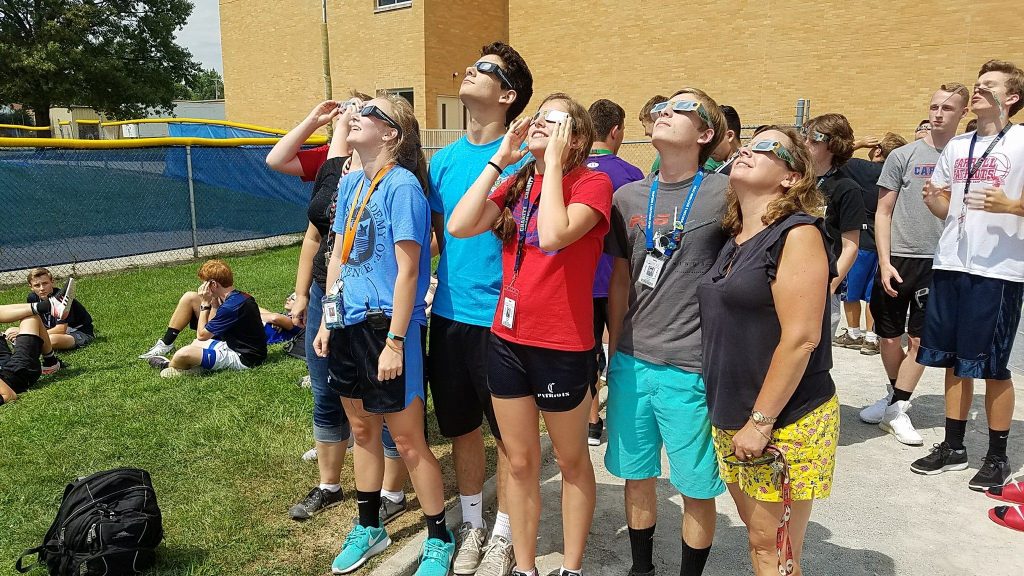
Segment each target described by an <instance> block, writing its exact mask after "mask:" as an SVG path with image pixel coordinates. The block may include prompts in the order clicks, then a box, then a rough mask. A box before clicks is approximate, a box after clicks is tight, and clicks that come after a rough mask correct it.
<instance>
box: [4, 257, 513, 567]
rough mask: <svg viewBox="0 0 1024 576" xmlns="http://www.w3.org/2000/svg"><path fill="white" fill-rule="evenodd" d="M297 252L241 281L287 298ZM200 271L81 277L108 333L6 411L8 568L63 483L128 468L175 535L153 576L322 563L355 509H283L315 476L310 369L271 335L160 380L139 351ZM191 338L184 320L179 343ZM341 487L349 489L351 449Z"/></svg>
mask: <svg viewBox="0 0 1024 576" xmlns="http://www.w3.org/2000/svg"><path fill="white" fill-rule="evenodd" d="M297 259H298V247H289V248H282V249H276V250H268V251H265V252H262V253H259V254H256V255H251V256H241V257H233V258H228V261H229V262H230V264H231V265H232V267H233V269H234V271H235V278H236V283H237V284H238V286H239V288H240V289H243V290H246V291H248V292H250V293H252V294H253V295H254V296H255V297H256V298H257V300H258V301H259V302H260V304H261V305H262V306H264V307H265V308H270V309H278V308H279V307H280V306H281V305H282V304H283V302H284V299H285V297H286V296H287V295H288V294H289V293H290V292H291V287H292V286H293V285H294V274H295V262H296V261H297ZM197 268H198V264H197V263H190V264H185V265H179V266H173V267H167V268H152V269H145V270H135V271H130V272H122V273H116V274H108V275H103V276H92V277H85V278H82V279H81V281H80V282H79V283H78V298H79V299H80V300H81V301H82V302H83V303H84V304H85V305H86V306H87V307H88V308H89V311H90V312H91V313H92V315H93V317H94V319H95V322H96V327H97V331H98V333H99V337H98V338H97V341H96V342H95V343H93V344H92V345H91V346H89V347H88V348H85V349H83V350H80V351H76V352H73V353H65V354H64V355H62V358H64V359H65V360H66V361H67V362H68V363H69V364H70V366H71V367H70V369H68V370H66V371H61V372H59V373H57V374H56V375H54V376H50V377H44V378H43V379H41V380H40V382H39V384H38V385H37V386H36V387H35V388H34V389H32V390H30V391H29V392H27V393H26V394H24V395H22V396H20V397H19V399H18V401H17V402H16V403H14V404H11V405H9V406H3V407H0V574H6V573H8V572H10V573H13V569H12V567H13V563H14V560H15V558H16V557H17V555H18V554H19V553H20V552H21V551H22V550H23V549H25V548H29V547H32V546H37V545H39V544H40V543H41V540H42V537H43V534H44V533H45V531H46V529H47V528H48V526H49V524H50V522H51V521H52V519H53V517H54V515H55V513H56V510H57V506H58V504H59V502H60V496H61V494H62V493H63V489H64V485H65V484H66V483H67V482H68V481H70V480H71V479H73V478H74V477H76V476H81V475H86V474H90V473H93V472H96V471H99V470H105V469H108V468H113V467H117V466H134V467H139V468H144V469H146V470H149V471H150V472H151V473H152V475H153V481H154V484H155V486H156V491H157V497H158V499H159V502H160V506H161V509H162V510H163V514H164V529H165V532H166V538H165V540H164V543H163V544H162V546H161V548H160V550H159V556H158V557H159V564H158V566H157V569H156V570H155V571H154V572H153V574H159V575H172V574H173V575H186V574H187V575H200V574H244V575H271V574H281V575H292V574H299V573H305V574H320V573H323V572H325V571H327V569H328V567H329V565H330V561H331V559H332V558H333V556H334V554H336V553H337V546H338V545H339V544H340V542H341V540H342V539H343V537H344V534H345V533H346V532H347V531H348V529H349V527H350V525H351V518H352V517H353V516H354V515H355V514H356V512H355V505H354V498H351V497H348V496H347V497H346V500H345V503H344V505H342V506H338V507H336V508H334V509H332V510H330V511H328V512H325V513H324V514H321V515H320V516H318V517H317V518H315V519H313V520H311V521H309V522H305V523H301V524H300V523H296V522H293V521H291V520H290V519H289V518H288V517H287V509H288V507H289V506H290V505H291V504H293V503H294V502H295V501H296V500H297V499H298V498H301V497H302V496H304V495H305V493H306V491H308V489H309V488H310V487H311V486H313V485H314V484H315V482H316V478H317V475H316V466H315V463H307V462H302V461H301V459H300V458H299V456H300V455H301V454H302V453H303V452H304V451H305V450H307V449H308V448H309V447H310V446H312V438H311V430H310V428H311V414H312V399H311V396H310V393H309V391H308V390H303V389H301V388H299V387H298V386H296V382H297V381H298V380H299V378H300V377H301V376H303V375H304V374H305V373H306V370H305V364H304V363H303V362H301V361H299V360H295V359H293V358H290V357H288V356H286V355H285V354H284V353H283V351H281V349H280V347H279V346H275V347H272V348H271V353H270V356H269V358H268V360H267V362H266V364H264V365H262V366H260V367H259V368H258V369H255V370H252V371H247V372H242V373H238V372H222V373H217V374H211V375H205V376H200V377H184V378H178V379H172V380H165V379H161V378H159V377H158V375H157V374H156V372H155V371H154V370H152V369H151V368H149V367H148V366H147V365H146V363H145V362H143V361H140V360H137V359H136V356H137V355H138V354H140V353H141V352H143V351H145V350H146V349H148V348H149V347H150V346H151V345H152V344H153V342H154V341H156V339H157V338H159V337H160V336H161V335H162V334H163V330H164V328H165V327H166V322H167V318H168V316H169V314H170V312H171V309H172V308H173V305H174V303H175V302H176V301H177V298H178V297H179V296H180V294H181V293H182V292H184V291H186V290H190V289H195V287H196V285H197V284H198V279H197V278H196V276H195V271H196V269H197ZM26 292H27V290H26V289H24V288H16V289H8V290H3V291H0V303H15V302H24V298H25V294H26ZM192 337H193V336H192V333H191V332H189V331H186V332H185V333H183V334H182V335H181V337H180V338H179V344H184V343H187V342H189V341H190V340H191V338H192ZM428 421H429V422H430V428H431V431H430V438H431V440H432V441H433V442H432V443H433V447H434V450H435V453H436V454H437V456H438V458H439V459H441V464H442V469H443V470H445V472H446V474H445V483H446V486H448V494H449V495H451V494H452V493H453V491H452V485H453V479H452V478H451V472H450V471H451V457H450V445H449V444H448V443H446V442H440V441H439V440H438V439H440V435H439V434H438V433H437V430H436V423H435V422H434V419H433V417H432V416H430V417H428ZM488 444H489V445H491V446H493V441H492V440H491V439H490V438H489V437H488ZM489 452H490V453H491V454H490V456H491V457H490V458H489V460H490V461H489V462H488V469H489V470H493V466H494V462H493V450H489ZM343 484H344V489H345V491H346V493H347V494H354V487H353V484H352V473H351V458H348V459H347V462H346V471H345V472H344V473H343ZM410 488H411V487H410ZM421 526H422V525H421V523H420V513H419V512H418V510H417V511H415V512H413V513H411V514H406V515H405V516H404V517H402V518H401V519H400V520H398V521H396V523H395V524H393V525H392V526H390V527H389V531H391V532H392V534H393V538H398V539H402V538H406V537H408V536H411V535H414V534H415V533H417V532H418V531H419V530H420V529H421ZM398 544H400V542H399V543H398ZM393 549H397V546H394V547H393Z"/></svg>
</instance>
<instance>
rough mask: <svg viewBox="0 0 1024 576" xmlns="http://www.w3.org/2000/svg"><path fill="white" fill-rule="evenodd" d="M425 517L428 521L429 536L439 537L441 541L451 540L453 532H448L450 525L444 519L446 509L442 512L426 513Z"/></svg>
mask: <svg viewBox="0 0 1024 576" xmlns="http://www.w3.org/2000/svg"><path fill="white" fill-rule="evenodd" d="M423 519H424V520H425V521H426V522H427V538H428V539H430V538H437V539H438V540H440V541H441V542H451V541H452V537H451V534H449V533H448V526H447V525H446V524H445V521H444V510H442V511H441V513H440V514H435V515H433V516H431V515H430V514H424V515H423Z"/></svg>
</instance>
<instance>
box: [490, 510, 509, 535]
mask: <svg viewBox="0 0 1024 576" xmlns="http://www.w3.org/2000/svg"><path fill="white" fill-rule="evenodd" d="M496 536H501V537H502V538H504V539H505V540H508V541H509V542H511V541H512V523H511V522H510V521H509V519H508V514H506V513H504V512H502V511H500V510H499V511H498V515H497V516H495V517H494V532H492V533H491V542H493V541H494V538H495V537H496Z"/></svg>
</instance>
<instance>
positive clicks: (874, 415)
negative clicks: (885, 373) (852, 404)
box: [860, 384, 893, 424]
mask: <svg viewBox="0 0 1024 576" xmlns="http://www.w3.org/2000/svg"><path fill="white" fill-rule="evenodd" d="M885 386H886V388H888V389H889V393H888V394H886V395H885V397H884V398H881V399H879V400H878V401H877V402H875V403H874V404H872V405H871V406H868V407H867V408H865V409H863V410H861V411H860V419H861V421H862V422H864V423H866V424H878V423H879V422H881V421H882V418H883V417H884V416H885V407H886V406H888V405H889V400H891V399H892V391H893V386H892V384H886V385H885Z"/></svg>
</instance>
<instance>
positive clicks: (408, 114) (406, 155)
mask: <svg viewBox="0 0 1024 576" xmlns="http://www.w3.org/2000/svg"><path fill="white" fill-rule="evenodd" d="M377 98H379V99H381V100H386V101H387V102H388V103H389V104H390V105H391V113H390V114H388V116H390V117H391V119H392V120H394V121H395V123H397V124H398V125H399V126H401V131H400V132H401V133H400V134H399V135H398V138H395V139H394V140H390V141H388V143H387V144H385V149H386V150H387V152H388V154H390V155H391V157H392V158H393V159H394V161H395V162H396V163H398V165H399V166H401V167H402V168H405V169H406V170H408V171H410V172H412V173H413V174H415V175H416V179H417V180H419V182H420V185H421V186H423V193H424V194H429V193H430V183H429V180H428V178H427V158H426V156H424V155H423V146H422V144H421V143H420V123H419V121H417V120H416V114H415V113H414V112H413V109H412V104H409V101H408V100H406V99H405V98H402V97H401V96H395V95H394V94H382V95H380V96H377Z"/></svg>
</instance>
